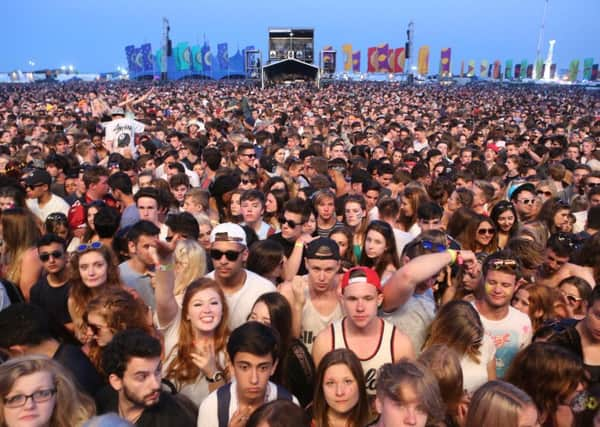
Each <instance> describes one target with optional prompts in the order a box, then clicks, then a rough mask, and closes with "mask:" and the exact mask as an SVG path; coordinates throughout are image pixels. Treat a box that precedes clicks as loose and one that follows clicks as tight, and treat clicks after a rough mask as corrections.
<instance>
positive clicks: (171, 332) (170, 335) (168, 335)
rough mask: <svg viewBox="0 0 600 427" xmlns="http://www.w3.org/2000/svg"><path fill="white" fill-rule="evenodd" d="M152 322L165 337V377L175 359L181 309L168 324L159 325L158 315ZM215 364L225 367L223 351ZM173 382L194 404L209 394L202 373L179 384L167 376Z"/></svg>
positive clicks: (163, 371)
mask: <svg viewBox="0 0 600 427" xmlns="http://www.w3.org/2000/svg"><path fill="white" fill-rule="evenodd" d="M154 322H155V324H156V325H157V327H158V330H159V331H160V332H162V334H163V337H164V339H165V341H164V344H165V357H166V360H165V363H164V364H163V368H162V373H163V376H164V377H165V378H167V377H166V375H167V370H168V368H169V365H170V364H171V362H172V361H173V359H175V356H176V355H177V350H175V351H173V349H174V348H175V347H176V346H177V343H178V342H179V327H180V325H181V310H179V312H178V313H177V316H175V319H173V321H172V322H171V323H170V324H168V325H161V324H159V322H158V317H157V316H155V317H154ZM216 359H217V364H218V365H219V369H220V370H223V369H224V368H225V353H224V352H222V351H221V352H219V353H218V354H217V357H216ZM168 379H169V380H171V382H173V384H175V386H176V387H177V390H178V391H179V392H180V393H182V394H184V395H185V396H187V397H188V398H189V399H190V400H191V401H192V402H194V404H196V406H199V405H200V404H201V403H202V401H203V400H204V399H205V398H206V397H207V396H208V395H209V394H210V391H209V389H208V381H206V377H205V376H204V375H202V374H201V375H199V376H198V378H197V379H196V381H195V382H193V383H189V384H184V385H181V384H179V383H177V382H176V381H174V380H173V379H171V378H168Z"/></svg>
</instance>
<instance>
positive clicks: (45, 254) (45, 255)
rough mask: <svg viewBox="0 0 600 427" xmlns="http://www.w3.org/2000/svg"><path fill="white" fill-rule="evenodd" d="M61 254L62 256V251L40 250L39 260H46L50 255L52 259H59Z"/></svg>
mask: <svg viewBox="0 0 600 427" xmlns="http://www.w3.org/2000/svg"><path fill="white" fill-rule="evenodd" d="M62 256H63V252H62V251H52V252H42V253H40V261H42V262H48V260H49V259H50V257H52V258H54V259H59V258H62Z"/></svg>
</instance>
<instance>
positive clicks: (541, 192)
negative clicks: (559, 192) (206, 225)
mask: <svg viewBox="0 0 600 427" xmlns="http://www.w3.org/2000/svg"><path fill="white" fill-rule="evenodd" d="M537 194H538V196H546V197H552V191H542V190H538V191H537Z"/></svg>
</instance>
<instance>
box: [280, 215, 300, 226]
mask: <svg viewBox="0 0 600 427" xmlns="http://www.w3.org/2000/svg"><path fill="white" fill-rule="evenodd" d="M279 224H281V225H283V224H287V225H288V227H290V228H296V227H297V226H299V225H302V223H297V222H296V221H293V220H291V219H286V218H285V217H284V216H282V217H281V218H279Z"/></svg>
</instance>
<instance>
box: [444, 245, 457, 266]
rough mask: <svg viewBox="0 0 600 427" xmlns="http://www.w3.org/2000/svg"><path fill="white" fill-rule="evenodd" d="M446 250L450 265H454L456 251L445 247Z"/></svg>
mask: <svg viewBox="0 0 600 427" xmlns="http://www.w3.org/2000/svg"><path fill="white" fill-rule="evenodd" d="M446 252H448V253H449V254H450V265H454V264H455V263H456V259H457V258H458V252H457V251H455V250H454V249H446Z"/></svg>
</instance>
